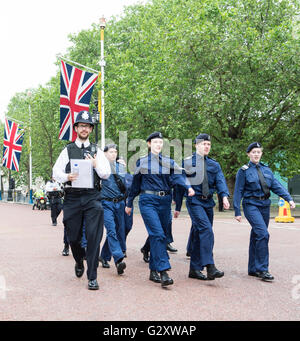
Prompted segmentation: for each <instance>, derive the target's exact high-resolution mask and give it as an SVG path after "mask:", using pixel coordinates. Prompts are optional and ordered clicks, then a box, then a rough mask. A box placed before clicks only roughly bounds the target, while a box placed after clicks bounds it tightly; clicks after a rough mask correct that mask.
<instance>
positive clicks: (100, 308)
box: [0, 203, 300, 321]
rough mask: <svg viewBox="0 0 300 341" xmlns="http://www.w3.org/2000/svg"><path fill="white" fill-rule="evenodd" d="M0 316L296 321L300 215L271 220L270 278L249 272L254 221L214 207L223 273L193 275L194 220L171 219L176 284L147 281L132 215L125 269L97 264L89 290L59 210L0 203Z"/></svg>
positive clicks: (140, 230)
mask: <svg viewBox="0 0 300 341" xmlns="http://www.w3.org/2000/svg"><path fill="white" fill-rule="evenodd" d="M0 216H1V223H0V245H1V247H0V320H2V321H24V320H25V321H79V320H80V321H216V320H219V321H271V320H275V321H299V320H300V267H299V258H300V219H299V218H297V219H296V222H295V223H293V224H291V223H290V224H287V223H285V224H283V223H275V222H274V219H273V220H272V221H271V222H270V235H271V237H270V272H271V273H272V274H273V275H274V276H275V281H274V282H273V283H266V282H262V281H261V280H259V279H257V278H253V277H249V276H248V275H247V261H248V259H247V257H248V254H247V251H248V250H247V249H248V239H249V231H250V226H249V224H248V223H247V222H246V220H244V221H243V222H242V223H240V224H239V223H237V222H235V221H234V220H233V219H232V218H230V216H229V214H228V213H226V214H223V213H218V214H216V218H215V224H214V231H215V249H214V257H215V262H216V265H217V267H218V268H220V269H221V270H223V271H225V276H224V277H223V278H222V279H216V280H215V281H198V280H195V279H190V278H188V276H187V275H188V268H189V260H188V258H187V257H186V255H185V252H186V251H185V246H186V241H187V238H188V233H189V229H190V220H189V217H188V216H187V215H182V216H181V217H180V218H178V219H177V220H174V224H173V235H174V240H175V242H174V245H175V246H176V247H177V248H178V249H179V251H178V253H177V254H171V255H170V257H171V265H172V270H171V271H170V275H171V276H172V278H173V279H174V282H175V283H174V285H173V286H172V287H169V288H166V289H162V288H161V286H160V284H156V283H153V282H150V281H149V280H148V276H149V271H148V266H147V265H146V263H144V262H143V260H142V257H141V256H142V255H141V252H140V247H141V245H142V244H143V242H144V240H145V238H146V230H145V227H144V225H143V222H142V219H141V217H140V216H139V215H138V214H136V215H135V216H134V227H133V230H132V232H131V233H130V235H129V237H128V252H127V254H128V257H127V259H126V262H127V269H126V271H125V274H124V275H123V276H118V275H117V272H116V269H115V268H114V266H112V267H111V268H110V269H103V268H102V267H99V269H98V282H99V285H100V290H98V291H90V290H87V279H86V275H84V276H83V277H82V278H80V279H78V278H76V277H75V274H74V261H73V258H72V256H69V257H63V256H61V251H62V247H63V243H62V238H63V225H62V217H61V216H60V217H59V219H58V226H56V227H53V226H51V224H50V211H36V210H35V211H32V210H31V207H30V206H28V205H20V204H11V203H0Z"/></svg>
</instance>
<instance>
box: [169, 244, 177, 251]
mask: <svg viewBox="0 0 300 341" xmlns="http://www.w3.org/2000/svg"><path fill="white" fill-rule="evenodd" d="M167 250H168V251H170V252H177V251H178V250H177V249H175V247H173V246H172V245H171V244H167Z"/></svg>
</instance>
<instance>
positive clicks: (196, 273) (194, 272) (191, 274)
mask: <svg viewBox="0 0 300 341" xmlns="http://www.w3.org/2000/svg"><path fill="white" fill-rule="evenodd" d="M189 277H190V278H197V279H201V280H202V281H206V280H207V277H206V276H205V275H204V274H203V273H202V272H201V271H200V270H193V269H190V272H189Z"/></svg>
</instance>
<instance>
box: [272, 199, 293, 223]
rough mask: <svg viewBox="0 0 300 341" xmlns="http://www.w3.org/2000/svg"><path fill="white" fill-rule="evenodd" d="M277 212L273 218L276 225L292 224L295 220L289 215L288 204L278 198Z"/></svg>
mask: <svg viewBox="0 0 300 341" xmlns="http://www.w3.org/2000/svg"><path fill="white" fill-rule="evenodd" d="M278 206H279V212H278V216H277V217H276V218H275V222H276V223H293V222H294V221H295V218H294V217H292V215H291V209H290V204H289V203H288V202H287V201H285V200H284V199H282V198H280V200H279V202H278Z"/></svg>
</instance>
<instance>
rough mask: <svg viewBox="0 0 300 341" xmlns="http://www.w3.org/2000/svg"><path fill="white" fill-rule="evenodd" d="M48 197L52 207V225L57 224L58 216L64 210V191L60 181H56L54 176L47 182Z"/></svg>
mask: <svg viewBox="0 0 300 341" xmlns="http://www.w3.org/2000/svg"><path fill="white" fill-rule="evenodd" d="M45 190H46V192H47V197H48V199H49V202H50V207H51V220H52V225H53V226H56V225H57V217H58V216H59V214H60V212H61V210H62V199H61V198H62V196H63V192H62V189H61V186H60V184H59V183H58V182H56V181H55V180H54V179H53V178H52V179H51V180H49V181H48V182H47V183H46V188H45Z"/></svg>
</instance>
